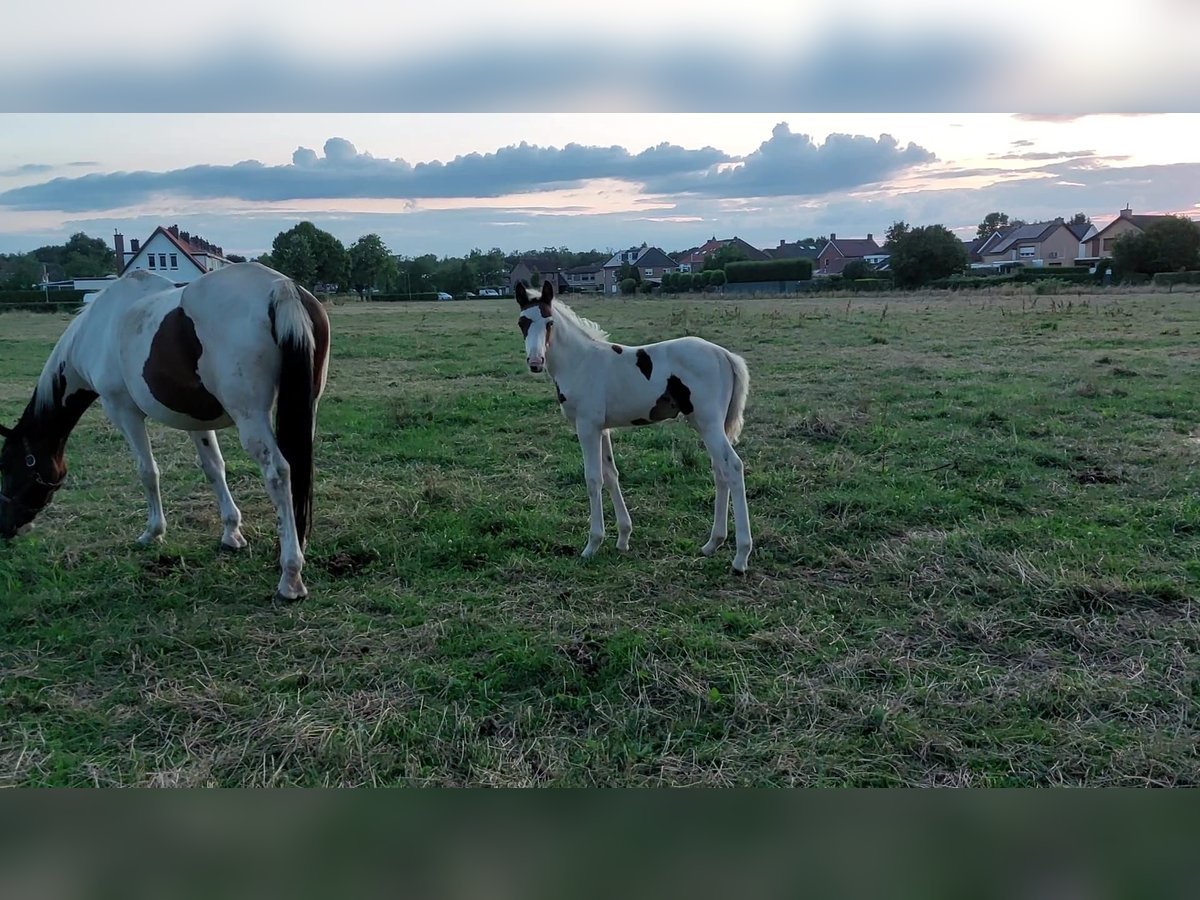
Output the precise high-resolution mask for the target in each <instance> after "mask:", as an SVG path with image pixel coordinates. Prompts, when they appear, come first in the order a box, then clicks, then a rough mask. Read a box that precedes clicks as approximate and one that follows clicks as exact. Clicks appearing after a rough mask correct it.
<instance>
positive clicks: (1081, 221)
mask: <svg viewBox="0 0 1200 900" xmlns="http://www.w3.org/2000/svg"><path fill="white" fill-rule="evenodd" d="M1067 224H1068V225H1091V224H1092V220H1091V218H1089V216H1088V214H1087V213H1081V212H1077V213H1075V215H1073V216H1071V218H1070V219H1069V220H1068V221H1067Z"/></svg>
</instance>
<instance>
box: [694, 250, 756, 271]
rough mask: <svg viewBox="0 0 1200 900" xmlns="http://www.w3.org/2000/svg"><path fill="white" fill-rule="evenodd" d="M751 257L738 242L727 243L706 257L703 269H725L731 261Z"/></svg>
mask: <svg viewBox="0 0 1200 900" xmlns="http://www.w3.org/2000/svg"><path fill="white" fill-rule="evenodd" d="M749 258H750V257H748V256H747V255H746V251H745V250H743V249H742V248H741V247H739V246H738V245H737V244H733V243H729V244H725V245H724V246H721V247H718V248H717V249H716V250H714V251H713V252H712V253H710V254H708V256H706V257H705V258H704V266H703V267H702V271H705V272H711V271H713V270H714V269H724V268H725V266H726V265H728V264H729V263H731V262H744V261H745V260H748V259H749Z"/></svg>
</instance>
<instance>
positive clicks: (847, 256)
mask: <svg viewBox="0 0 1200 900" xmlns="http://www.w3.org/2000/svg"><path fill="white" fill-rule="evenodd" d="M890 256H891V254H890V253H887V252H886V251H884V249H883V248H882V247H880V246H879V245H878V244H877V243H875V236H874V235H873V234H870V233H868V234H867V236H866V237H865V238H839V237H838V236H837V234H836V233H832V232H831V233H830V235H829V240H828V241H826V242H825V246H824V247H822V248H821V252H820V253H818V254H817V260H816V263H815V264H814V268H813V274H814V275H840V274H841V272H842V269H844V268H846V263H848V262H850V260H852V259H861V260H863V261H865V262H868V263H870V264H871V265H873V266H876V267H882V266H883V264H885V263H886V262H887V260H888V258H889V257H890Z"/></svg>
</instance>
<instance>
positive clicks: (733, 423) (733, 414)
mask: <svg viewBox="0 0 1200 900" xmlns="http://www.w3.org/2000/svg"><path fill="white" fill-rule="evenodd" d="M721 349H723V350H724V348H723V347H722V348H721ZM725 356H726V358H727V359H728V360H729V365H730V366H731V367H732V368H733V393H732V395H731V396H730V397H729V409H727V410H726V411H725V436H726V437H728V438H729V442H730V443H731V444H736V443H737V440H738V438H739V437H740V436H741V434H742V414H743V413H744V412H745V411H746V397H747V396H749V394H750V370H749V369H748V368H746V361H745V360H744V359H742V358H741V357H740V356H738V355H737V354H736V353H730V352H729V351H728V350H725Z"/></svg>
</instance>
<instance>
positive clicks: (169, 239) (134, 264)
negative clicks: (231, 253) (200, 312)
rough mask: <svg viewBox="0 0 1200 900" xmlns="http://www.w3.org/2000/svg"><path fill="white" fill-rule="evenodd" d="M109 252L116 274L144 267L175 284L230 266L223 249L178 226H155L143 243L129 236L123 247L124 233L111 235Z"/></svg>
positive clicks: (181, 283) (184, 282) (188, 281)
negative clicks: (112, 256)
mask: <svg viewBox="0 0 1200 900" xmlns="http://www.w3.org/2000/svg"><path fill="white" fill-rule="evenodd" d="M113 251H114V253H115V254H116V257H117V271H118V274H121V275H124V274H125V273H126V272H130V271H132V270H134V269H144V270H146V271H147V272H154V273H155V274H156V275H162V276H163V277H165V278H169V279H171V280H172V281H173V282H175V284H176V285H177V286H179V285H184V284H189V283H190V282H193V281H195V280H196V279H197V278H199V277H200V276H201V275H203V274H205V273H206V272H214V271H216V270H217V269H223V268H225V266H228V265H231V263H230V262H229V260H227V259H226V258H225V251H224V250H222V249H221V248H220V247H218V246H216V245H215V244H210V243H209V242H208V241H206V240H204V239H203V238H200V237H197V236H196V235H191V234H188V233H187V232H186V231H180V230H179V226H178V225H172V226H171V227H170V228H163V227H162V226H161V225H159V226H158V227H157V228H155V229H154V231H153V232H151V234H150V237H148V238H146V240H145V242H144V243H143V242H141V241H139V240H138V239H137V238H133V240H131V241H130V242H129V249H128V250H126V249H125V235H123V234H121V232H119V231H118V232H115V233H114V234H113Z"/></svg>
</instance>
